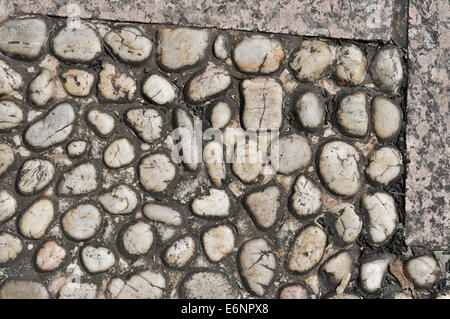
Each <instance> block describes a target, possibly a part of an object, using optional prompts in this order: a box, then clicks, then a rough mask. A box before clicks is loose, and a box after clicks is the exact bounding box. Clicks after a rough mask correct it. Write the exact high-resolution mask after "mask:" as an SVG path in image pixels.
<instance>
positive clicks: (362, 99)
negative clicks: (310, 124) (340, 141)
mask: <svg viewBox="0 0 450 319" xmlns="http://www.w3.org/2000/svg"><path fill="white" fill-rule="evenodd" d="M366 105H367V96H366V94H365V93H364V92H362V91H360V92H356V93H353V94H350V95H346V96H345V97H343V98H342V100H341V101H340V102H339V104H338V107H337V109H336V121H337V124H338V126H339V128H340V129H341V131H342V133H343V134H345V135H348V136H350V137H363V136H365V135H366V134H367V131H368V129H369V115H368V114H367V107H366Z"/></svg>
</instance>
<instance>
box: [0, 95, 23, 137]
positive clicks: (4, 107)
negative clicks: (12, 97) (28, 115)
mask: <svg viewBox="0 0 450 319" xmlns="http://www.w3.org/2000/svg"><path fill="white" fill-rule="evenodd" d="M22 120H23V111H22V108H21V107H20V106H19V105H17V103H16V102H14V101H9V100H3V101H0V130H7V129H11V128H15V127H17V126H19V125H20V124H21V123H22Z"/></svg>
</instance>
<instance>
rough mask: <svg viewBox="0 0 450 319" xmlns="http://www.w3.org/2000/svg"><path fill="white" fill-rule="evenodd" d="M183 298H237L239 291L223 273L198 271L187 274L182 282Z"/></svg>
mask: <svg viewBox="0 0 450 319" xmlns="http://www.w3.org/2000/svg"><path fill="white" fill-rule="evenodd" d="M180 288H181V289H180V292H181V296H182V298H186V299H235V298H237V297H238V294H237V291H236V289H235V288H234V286H233V285H232V284H231V282H230V280H229V279H228V278H227V277H226V276H225V275H224V274H222V273H219V272H213V271H198V272H196V273H194V274H190V275H188V276H186V277H185V278H184V279H183V281H182V284H181V287H180Z"/></svg>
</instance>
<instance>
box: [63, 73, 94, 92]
mask: <svg viewBox="0 0 450 319" xmlns="http://www.w3.org/2000/svg"><path fill="white" fill-rule="evenodd" d="M61 78H62V80H63V86H64V89H65V90H66V92H67V93H69V94H70V95H72V96H76V97H85V96H88V95H89V94H91V92H92V87H93V86H94V80H95V77H94V75H93V74H92V73H90V72H88V71H85V70H80V69H69V70H67V71H66V72H64V73H62V74H61Z"/></svg>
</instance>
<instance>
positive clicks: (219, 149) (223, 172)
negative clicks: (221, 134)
mask: <svg viewBox="0 0 450 319" xmlns="http://www.w3.org/2000/svg"><path fill="white" fill-rule="evenodd" d="M203 159H204V161H205V163H206V167H207V170H208V175H209V177H210V178H211V180H212V182H213V184H214V185H215V186H216V187H222V183H223V181H224V180H225V178H226V177H227V167H226V165H225V161H224V154H223V145H222V143H220V142H216V141H211V142H209V143H207V144H206V145H205V148H204V150H203Z"/></svg>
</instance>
